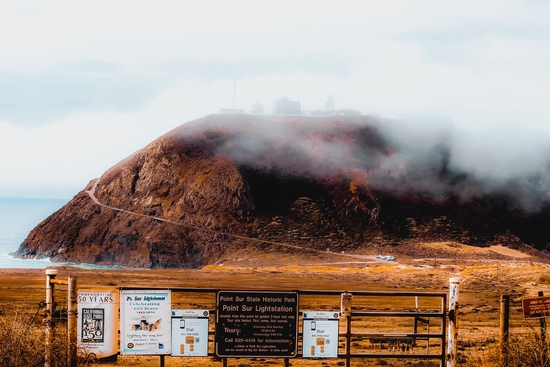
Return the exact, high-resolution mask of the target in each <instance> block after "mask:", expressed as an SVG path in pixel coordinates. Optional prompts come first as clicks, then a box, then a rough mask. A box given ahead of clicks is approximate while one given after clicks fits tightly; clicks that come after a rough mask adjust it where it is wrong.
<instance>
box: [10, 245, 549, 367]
mask: <svg viewBox="0 0 550 367" xmlns="http://www.w3.org/2000/svg"><path fill="white" fill-rule="evenodd" d="M430 246H431V245H430ZM439 246H440V247H442V248H445V251H447V253H448V254H449V256H448V257H446V258H442V257H440V258H431V259H417V258H414V257H405V256H404V257H398V258H397V261H395V262H388V261H377V260H375V259H373V257H372V256H366V255H365V256H362V254H333V253H326V254H323V253H314V254H301V255H298V254H291V255H289V254H285V253H269V254H263V253H262V252H261V251H259V250H258V251H257V252H255V251H253V250H251V249H250V248H249V249H247V250H245V251H241V252H240V251H236V252H234V253H231V254H227V256H226V257H225V258H224V259H223V261H222V262H220V263H219V264H215V265H209V266H206V267H204V268H203V269H200V270H188V269H172V270H138V269H118V270H113V269H94V270H91V269H83V268H78V267H57V269H58V271H59V275H58V278H59V279H66V278H67V276H78V284H79V287H80V288H86V287H93V286H123V287H134V286H135V287H152V288H157V287H159V288H164V287H168V288H182V287H183V288H208V289H220V290H286V291H289V290H341V291H350V292H351V293H353V292H354V291H355V292H357V291H414V292H430V291H437V292H447V291H448V286H449V279H450V278H453V277H458V278H460V296H459V306H460V312H459V321H458V323H459V365H462V366H474V365H482V364H481V363H482V362H481V360H480V359H479V358H482V357H483V356H484V355H488V356H491V353H494V347H495V346H496V341H498V339H499V299H500V296H501V295H509V296H510V297H511V300H512V303H511V336H512V337H515V336H521V335H525V333H529V332H531V333H533V332H534V334H535V338H536V335H537V330H538V329H537V327H538V320H537V321H531V322H527V321H525V320H524V319H523V316H522V310H521V300H522V298H525V297H533V296H536V295H537V293H538V292H539V291H543V292H544V293H545V294H550V266H549V265H548V264H546V263H543V262H541V261H540V260H537V259H535V258H533V257H530V256H529V255H527V254H525V253H521V252H519V251H516V250H510V249H507V248H502V247H494V248H486V249H480V248H471V247H468V246H464V245H458V244H439ZM346 255H352V256H346ZM370 255H372V254H370ZM44 273H45V272H44V270H43V269H0V310H1V311H2V315H1V316H0V319H2V320H3V322H6V320H8V319H10V318H13V317H15V316H14V315H21V314H29V315H34V314H35V313H36V312H37V311H38V303H39V302H40V301H41V300H44V299H45V276H44ZM57 302H58V303H59V304H60V305H62V304H63V303H64V302H66V292H65V291H64V288H63V286H59V289H58V291H57ZM430 302H431V303H430ZM172 305H173V308H188V307H192V308H208V309H214V308H215V296H214V295H213V294H209V295H204V294H198V293H173V297H172ZM438 306H439V305H438V304H437V302H436V303H435V304H434V303H433V301H429V300H428V301H424V300H420V301H419V307H420V308H425V309H431V308H437V307H438ZM353 307H354V310H385V311H388V310H414V309H415V307H416V305H415V299H414V297H401V298H392V299H386V298H380V297H379V298H373V299H369V300H360V299H357V300H355V299H354V302H353ZM302 310H321V311H339V310H340V297H335V296H322V297H314V296H303V297H302V298H301V299H300V311H302ZM40 314H41V312H38V315H37V316H36V317H35V318H34V320H33V322H34V323H36V324H40V323H41V322H42V321H41V316H40ZM438 323H439V321H434V322H433V324H431V325H430V327H431V331H432V332H434V331H436V330H438V329H440V328H441V325H440V324H438ZM420 327H422V328H425V326H420ZM411 328H412V323H411V322H410V320H408V319H407V320H403V319H399V320H397V319H372V318H371V319H362V320H357V321H354V324H352V329H353V330H354V331H362V330H371V331H373V332H374V331H384V332H390V331H398V332H410V330H411ZM340 329H341V331H344V330H345V322H343V321H342V322H341V323H340ZM400 330H401V331H400ZM211 344H213V343H211ZM437 344H438V341H433V342H431V343H430V346H429V348H430V349H431V350H430V351H431V352H432V353H433V351H434V349H437V348H438V345H437ZM379 347H380V346H377V347H376V348H379ZM426 347H427V346H426V345H425V343H424V344H422V343H421V342H419V344H418V346H417V347H416V349H415V350H414V353H425V350H426ZM373 348H374V346H373V345H372V344H371V343H369V341H367V340H360V339H357V340H354V343H353V344H352V349H355V350H357V351H360V352H363V351H366V352H369V351H372V350H374V349H373ZM386 348H387V346H386ZM211 349H212V348H211ZM394 352H395V353H403V354H406V353H408V352H409V351H407V350H403V351H394ZM384 353H392V351H391V350H390V349H385V350H384ZM290 363H291V365H292V366H339V365H342V363H343V360H342V359H323V360H318V359H309V360H307V359H291V360H290ZM117 364H118V365H121V366H159V357H145V356H140V357H128V356H124V357H122V356H119V358H118V362H117ZM0 365H1V364H0ZM166 365H167V366H206V367H209V366H221V365H222V362H221V361H220V360H219V359H216V358H214V357H205V358H200V359H198V358H197V359H186V358H177V357H166ZM228 365H229V366H239V367H246V366H264V365H266V366H267V365H273V366H276V365H281V366H282V365H284V362H283V360H281V359H263V358H256V359H229V360H228ZM352 365H353V366H370V365H372V366H384V365H385V366H401V365H404V366H428V365H433V364H429V363H427V362H423V361H422V360H416V361H405V360H401V359H385V360H373V361H370V362H369V361H367V360H352ZM436 365H437V364H436ZM488 365H489V364H488Z"/></svg>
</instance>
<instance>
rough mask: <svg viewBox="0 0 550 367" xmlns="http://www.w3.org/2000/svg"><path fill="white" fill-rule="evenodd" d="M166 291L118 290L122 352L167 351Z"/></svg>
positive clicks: (168, 304) (168, 305) (168, 300)
mask: <svg viewBox="0 0 550 367" xmlns="http://www.w3.org/2000/svg"><path fill="white" fill-rule="evenodd" d="M171 308H172V302H171V298H170V291H169V290H140V291H138V290H122V291H120V352H121V354H139V355H148V354H170V353H171V346H172V345H171V340H172V338H171V325H170V323H171Z"/></svg>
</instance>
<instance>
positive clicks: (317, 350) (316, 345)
mask: <svg viewBox="0 0 550 367" xmlns="http://www.w3.org/2000/svg"><path fill="white" fill-rule="evenodd" d="M302 316H303V317H302V336H303V338H302V356H303V357H304V358H337V357H338V321H339V320H340V314H339V313H338V312H304V313H303V314H302Z"/></svg>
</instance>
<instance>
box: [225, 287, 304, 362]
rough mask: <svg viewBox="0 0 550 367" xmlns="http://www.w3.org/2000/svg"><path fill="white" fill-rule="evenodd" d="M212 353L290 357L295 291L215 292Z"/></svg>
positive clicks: (294, 332)
mask: <svg viewBox="0 0 550 367" xmlns="http://www.w3.org/2000/svg"><path fill="white" fill-rule="evenodd" d="M216 315H217V317H216V348H215V350H216V354H217V355H218V356H219V357H294V356H296V354H297V343H296V340H297V334H298V323H297V320H298V294H297V293H296V292H251V291H250V292H246V291H234V292H226V291H221V292H218V295H217V313H216Z"/></svg>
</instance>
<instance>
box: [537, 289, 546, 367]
mask: <svg viewBox="0 0 550 367" xmlns="http://www.w3.org/2000/svg"><path fill="white" fill-rule="evenodd" d="M543 296H544V292H543V291H539V297H543ZM540 344H541V347H542V352H541V354H542V365H543V366H548V346H547V345H546V319H545V318H544V317H541V318H540Z"/></svg>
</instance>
